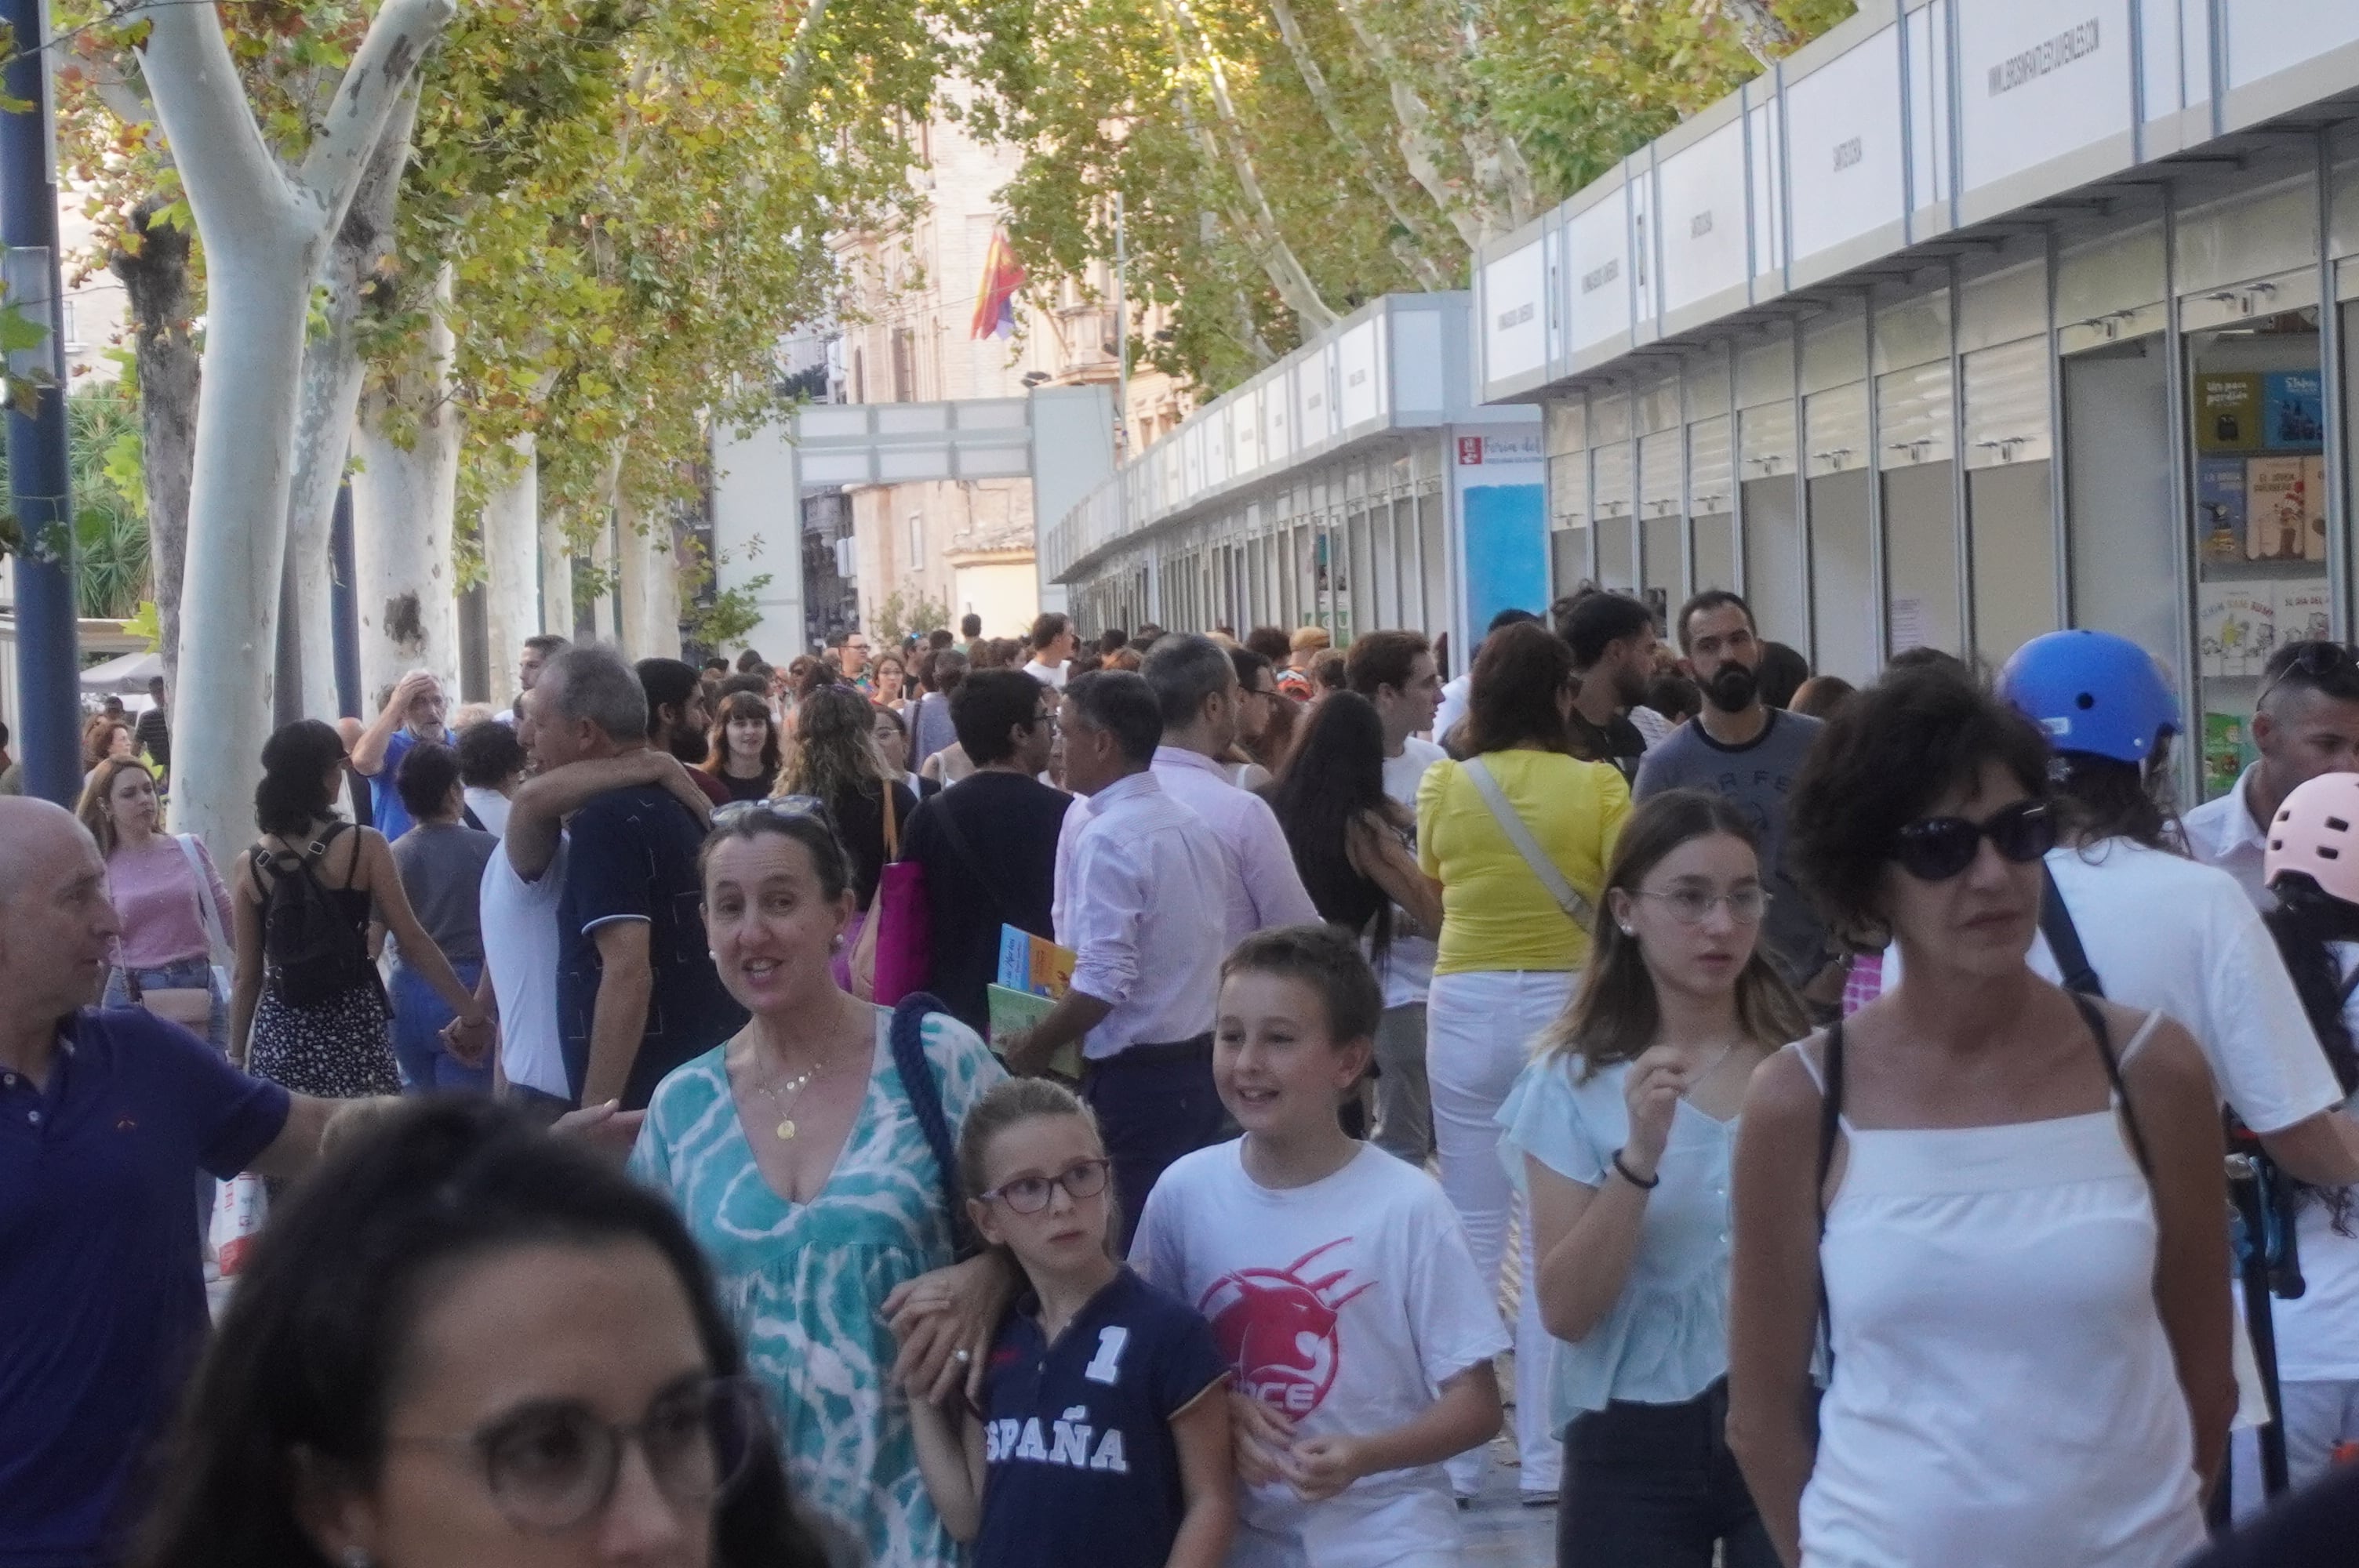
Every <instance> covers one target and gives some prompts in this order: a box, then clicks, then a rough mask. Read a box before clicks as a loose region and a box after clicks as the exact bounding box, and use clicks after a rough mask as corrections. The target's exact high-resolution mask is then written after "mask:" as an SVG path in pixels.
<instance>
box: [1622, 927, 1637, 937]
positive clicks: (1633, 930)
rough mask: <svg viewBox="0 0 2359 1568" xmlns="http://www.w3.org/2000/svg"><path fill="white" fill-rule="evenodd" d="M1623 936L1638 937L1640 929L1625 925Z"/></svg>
mask: <svg viewBox="0 0 2359 1568" xmlns="http://www.w3.org/2000/svg"><path fill="white" fill-rule="evenodd" d="M1622 935H1625V936H1636V935H1638V928H1637V927H1636V926H1635V925H1625V926H1623V927H1622Z"/></svg>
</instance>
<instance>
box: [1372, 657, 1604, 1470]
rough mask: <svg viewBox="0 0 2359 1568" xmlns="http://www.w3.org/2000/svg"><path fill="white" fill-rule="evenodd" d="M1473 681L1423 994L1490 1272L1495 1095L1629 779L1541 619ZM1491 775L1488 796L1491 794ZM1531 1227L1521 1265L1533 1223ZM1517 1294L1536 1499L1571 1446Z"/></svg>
mask: <svg viewBox="0 0 2359 1568" xmlns="http://www.w3.org/2000/svg"><path fill="white" fill-rule="evenodd" d="M1473 684H1474V690H1473V706H1472V708H1470V710H1469V711H1468V714H1467V718H1466V728H1465V738H1466V747H1467V750H1468V751H1469V752H1471V753H1473V755H1472V759H1471V760H1470V761H1468V762H1436V763H1434V764H1433V766H1431V767H1430V768H1428V769H1427V770H1426V773H1425V780H1424V783H1423V784H1421V785H1420V786H1419V790H1418V794H1417V843H1418V860H1419V863H1420V864H1421V865H1422V866H1423V867H1424V869H1425V874H1426V875H1428V876H1430V877H1432V878H1435V879H1436V880H1438V881H1440V883H1441V944H1440V948H1441V950H1440V957H1439V958H1438V959H1437V960H1436V961H1435V963H1434V966H1433V989H1432V990H1431V991H1430V993H1429V995H1428V997H1427V1001H1426V1076H1427V1079H1428V1081H1429V1082H1430V1084H1431V1086H1432V1089H1433V1137H1434V1146H1435V1149H1436V1151H1437V1152H1438V1153H1439V1154H1440V1163H1441V1186H1442V1190H1443V1191H1444V1192H1446V1193H1448V1194H1449V1195H1450V1201H1451V1204H1452V1205H1453V1206H1455V1207H1456V1208H1457V1210H1458V1215H1459V1218H1460V1219H1461V1220H1462V1221H1463V1222H1464V1223H1465V1226H1466V1240H1467V1243H1468V1245H1469V1246H1471V1247H1472V1248H1473V1252H1474V1263H1475V1266H1476V1267H1477V1268H1479V1269H1481V1270H1482V1271H1484V1274H1485V1277H1487V1278H1488V1279H1489V1280H1490V1281H1492V1284H1493V1287H1494V1288H1496V1286H1497V1283H1498V1279H1499V1266H1500V1260H1501V1259H1502V1257H1503V1256H1504V1255H1505V1253H1506V1241H1507V1222H1508V1219H1509V1217H1511V1215H1512V1214H1513V1213H1514V1211H1515V1209H1516V1207H1517V1204H1518V1202H1519V1200H1518V1199H1517V1196H1516V1193H1515V1188H1514V1187H1513V1186H1512V1185H1511V1184H1509V1182H1508V1180H1507V1172H1506V1166H1504V1165H1503V1164H1501V1163H1500V1161H1499V1152H1498V1145H1499V1126H1498V1121H1497V1117H1498V1114H1499V1108H1500V1107H1501V1106H1502V1105H1504V1104H1505V1103H1506V1098H1507V1091H1508V1090H1509V1089H1511V1088H1513V1087H1515V1083H1516V1078H1517V1075H1518V1074H1520V1073H1521V1072H1522V1071H1523V1069H1524V1065H1525V1063H1526V1062H1527V1060H1528V1059H1529V1046H1530V1044H1531V1042H1532V1041H1533V1040H1534V1039H1535V1038H1536V1037H1538V1035H1539V1034H1540V1033H1541V1032H1542V1031H1544V1030H1545V1029H1547V1028H1548V1026H1549V1022H1550V1021H1551V1020H1552V1019H1554V1018H1555V1017H1556V1015H1557V1014H1558V1013H1560V1012H1561V1011H1563V1010H1564V1005H1565V1002H1566V1001H1567V1000H1569V999H1570V998H1571V995H1572V987H1573V981H1574V980H1575V979H1577V978H1578V977H1579V975H1580V972H1581V968H1582V965H1583V964H1585V963H1586V962H1588V959H1589V933H1588V930H1587V925H1588V923H1589V922H1590V921H1591V920H1592V919H1593V914H1592V910H1593V904H1594V901H1595V900H1596V899H1597V897H1598V896H1599V893H1600V892H1601V890H1602V889H1603V886H1604V883H1605V865H1606V861H1607V860H1609V859H1611V858H1612V856H1613V853H1614V837H1615V836H1616V835H1617V834H1619V833H1620V832H1621V830H1622V822H1623V819H1624V818H1625V817H1626V816H1629V815H1630V786H1629V785H1628V784H1625V783H1623V781H1622V775H1621V774H1620V773H1617V772H1615V771H1614V769H1613V768H1612V767H1610V766H1608V765H1607V764H1605V763H1603V762H1582V761H1581V760H1579V759H1578V758H1576V757H1574V756H1573V755H1571V735H1570V731H1569V730H1568V729H1567V723H1568V719H1569V716H1570V715H1571V711H1572V693H1573V676H1572V651H1571V649H1570V648H1568V647H1566V646H1565V643H1564V642H1563V640H1562V639H1561V638H1560V637H1557V636H1555V635H1553V634H1552V633H1549V630H1548V629H1547V628H1546V627H1544V626H1541V625H1539V624H1538V622H1523V623H1521V624H1518V625H1514V626H1505V627H1502V628H1500V629H1499V630H1498V631H1496V632H1494V633H1491V635H1490V636H1489V637H1487V638H1485V639H1484V643H1483V649H1482V652H1481V653H1480V654H1478V655H1477V656H1476V658H1475V660H1474V683H1473ZM1486 783H1487V784H1488V785H1490V786H1491V787H1492V788H1495V791H1496V798H1495V799H1493V798H1486V794H1487V792H1486V788H1485V784H1486ZM1518 838H1522V839H1523V840H1524V842H1523V843H1522V844H1518V842H1517V839H1518ZM1567 904H1571V905H1572V906H1573V912H1572V913H1571V914H1568V913H1567V910H1566V905H1567ZM1576 915H1577V916H1578V918H1576ZM1523 1234H1524V1275H1523V1277H1524V1278H1525V1279H1527V1280H1528V1279H1530V1278H1532V1272H1533V1271H1532V1260H1531V1231H1530V1227H1528V1226H1526V1227H1524V1231H1523ZM1523 1297H1524V1305H1523V1312H1522V1314H1521V1315H1520V1319H1519V1321H1518V1322H1517V1325H1516V1383H1517V1390H1516V1440H1517V1446H1518V1447H1519V1448H1520V1449H1521V1450H1522V1452H1523V1464H1522V1472H1521V1475H1520V1476H1519V1477H1518V1480H1519V1484H1520V1486H1521V1487H1522V1489H1523V1493H1524V1500H1525V1501H1526V1502H1527V1503H1530V1504H1533V1505H1535V1506H1538V1505H1540V1504H1543V1503H1546V1502H1549V1501H1551V1500H1553V1498H1554V1497H1555V1493H1556V1489H1557V1475H1558V1471H1559V1467H1560V1458H1561V1454H1560V1450H1559V1448H1558V1446H1557V1444H1556V1436H1555V1433H1551V1432H1550V1431H1549V1419H1548V1418H1549V1390H1548V1369H1549V1365H1550V1357H1551V1351H1550V1349H1549V1336H1548V1331H1547V1329H1545V1328H1544V1327H1542V1326H1541V1324H1540V1318H1539V1304H1538V1299H1537V1295H1536V1292H1531V1291H1526V1292H1523ZM1486 1462H1487V1461H1486V1458H1485V1450H1484V1449H1481V1448H1477V1449H1474V1450H1473V1452H1472V1453H1470V1454H1461V1455H1460V1456H1459V1457H1458V1458H1456V1459H1453V1460H1451V1463H1450V1479H1451V1487H1452V1489H1453V1490H1455V1491H1456V1492H1457V1493H1458V1494H1459V1496H1461V1497H1469V1496H1472V1495H1473V1494H1474V1493H1475V1492H1477V1491H1479V1490H1481V1488H1482V1480H1483V1467H1484V1464H1485V1463H1486Z"/></svg>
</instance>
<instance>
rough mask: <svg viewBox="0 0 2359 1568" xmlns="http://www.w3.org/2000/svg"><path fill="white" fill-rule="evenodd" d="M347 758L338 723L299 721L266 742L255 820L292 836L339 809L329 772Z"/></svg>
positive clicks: (256, 792)
mask: <svg viewBox="0 0 2359 1568" xmlns="http://www.w3.org/2000/svg"><path fill="white" fill-rule="evenodd" d="M343 760H344V738H343V737H342V736H341V735H339V734H337V733H336V730H335V726H333V725H332V724H328V723H326V722H324V721H322V720H321V719H297V720H296V721H295V722H294V723H292V724H288V725H286V726H284V727H282V728H281V729H279V730H277V732H275V733H274V734H273V735H272V736H271V737H270V739H269V740H267V741H264V742H263V743H262V782H261V783H260V784H256V785H255V786H254V822H255V827H259V828H261V829H262V830H263V831H264V832H265V833H276V834H277V835H278V836H279V837H281V838H293V837H295V836H297V835H299V834H304V833H309V832H310V830H311V824H312V823H314V822H317V821H319V820H320V819H321V817H324V816H329V815H331V814H332V812H334V810H335V808H336V797H335V792H334V790H333V789H332V787H331V786H330V784H328V770H329V769H330V768H332V767H336V766H339V765H340V764H342V762H343Z"/></svg>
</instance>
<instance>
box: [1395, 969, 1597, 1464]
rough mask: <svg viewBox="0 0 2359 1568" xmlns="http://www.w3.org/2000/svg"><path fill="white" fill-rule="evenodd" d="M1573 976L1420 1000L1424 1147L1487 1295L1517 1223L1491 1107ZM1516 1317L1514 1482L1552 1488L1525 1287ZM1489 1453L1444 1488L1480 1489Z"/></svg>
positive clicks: (1447, 989)
mask: <svg viewBox="0 0 2359 1568" xmlns="http://www.w3.org/2000/svg"><path fill="white" fill-rule="evenodd" d="M1579 978H1580V977H1579V976H1578V975H1576V974H1573V973H1571V972H1569V971H1561V970H1545V969H1533V970H1520V971H1505V970H1503V971H1484V972H1481V973H1473V974H1452V975H1436V976H1435V977H1434V978H1433V989H1432V991H1431V993H1430V996H1429V998H1428V1000H1427V1002H1426V1022H1425V1038H1426V1045H1425V1059H1426V1079H1427V1082H1428V1083H1429V1084H1430V1086H1431V1087H1432V1091H1433V1142H1434V1149H1435V1152H1436V1153H1437V1156H1438V1158H1439V1160H1440V1165H1441V1189H1442V1191H1443V1192H1445V1193H1447V1194H1448V1195H1449V1196H1450V1202H1451V1206H1452V1207H1454V1208H1455V1209H1457V1211H1458V1217H1459V1220H1460V1221H1461V1223H1462V1224H1463V1225H1464V1226H1465V1227H1466V1244H1467V1247H1468V1249H1470V1250H1471V1251H1473V1254H1474V1267H1475V1268H1476V1269H1478V1270H1480V1271H1482V1274H1483V1277H1484V1280H1485V1281H1487V1282H1488V1283H1489V1284H1490V1286H1491V1290H1492V1292H1493V1294H1494V1295H1496V1293H1497V1292H1498V1289H1499V1275H1500V1271H1501V1267H1502V1264H1503V1263H1504V1261H1505V1260H1506V1250H1507V1232H1508V1230H1509V1228H1510V1225H1511V1222H1516V1221H1520V1220H1521V1219H1522V1218H1523V1216H1522V1212H1521V1211H1522V1207H1523V1202H1522V1199H1520V1198H1519V1197H1517V1194H1516V1189H1515V1185H1514V1184H1513V1183H1511V1182H1510V1181H1508V1179H1507V1170H1506V1166H1505V1165H1503V1164H1501V1163H1500V1162H1499V1134H1500V1127H1499V1120H1498V1118H1499V1108H1500V1107H1501V1106H1502V1105H1505V1104H1506V1100H1507V1091H1508V1090H1509V1089H1511V1088H1513V1087H1515V1084H1516V1078H1517V1076H1518V1075H1519V1074H1521V1073H1522V1072H1523V1070H1524V1065H1525V1064H1526V1063H1527V1062H1529V1061H1530V1060H1531V1043H1532V1040H1533V1038H1534V1037H1535V1036H1537V1035H1538V1033H1540V1031H1542V1030H1543V1029H1545V1028H1547V1027H1548V1025H1549V1023H1550V1022H1552V1021H1553V1020H1554V1019H1555V1018H1556V1016H1557V1014H1559V1013H1560V1012H1561V1011H1564V1004H1565V1001H1566V1000H1567V999H1568V998H1570V997H1571V995H1572V987H1573V982H1574V981H1575V980H1576V979H1579ZM1519 1228H1520V1229H1521V1230H1522V1232H1523V1248H1522V1251H1523V1278H1524V1279H1525V1280H1526V1281H1530V1280H1531V1279H1532V1277H1533V1275H1534V1273H1535V1272H1536V1269H1537V1266H1536V1263H1535V1261H1534V1259H1533V1256H1532V1238H1531V1227H1530V1225H1529V1224H1522V1225H1520V1227H1519ZM1519 1294H1520V1296H1521V1298H1522V1301H1521V1306H1520V1309H1519V1310H1518V1311H1517V1314H1516V1325H1515V1333H1516V1446H1517V1449H1519V1450H1520V1451H1521V1452H1522V1455H1523V1474H1522V1476H1520V1477H1519V1478H1518V1482H1517V1484H1518V1485H1519V1486H1520V1487H1522V1489H1523V1490H1525V1491H1527V1492H1553V1491H1555V1490H1556V1489H1557V1479H1558V1476H1559V1475H1560V1472H1561V1470H1562V1467H1563V1452H1562V1450H1561V1449H1560V1447H1559V1446H1558V1444H1557V1434H1556V1433H1553V1432H1551V1431H1549V1368H1550V1366H1551V1365H1552V1364H1553V1361H1554V1353H1553V1351H1552V1349H1551V1346H1550V1344H1549V1335H1548V1330H1547V1329H1545V1328H1543V1327H1542V1326H1540V1305H1539V1292H1537V1291H1534V1290H1531V1289H1529V1288H1527V1289H1525V1290H1523V1291H1522V1292H1519ZM1488 1463H1489V1456H1488V1455H1487V1454H1486V1453H1485V1452H1484V1450H1483V1449H1479V1448H1478V1449H1473V1450H1470V1451H1469V1452H1468V1453H1465V1454H1460V1455H1459V1456H1458V1457H1457V1458H1456V1459H1453V1460H1451V1462H1450V1484H1451V1487H1452V1488H1453V1489H1454V1490H1455V1491H1457V1492H1458V1493H1459V1494H1460V1495H1461V1496H1471V1495H1473V1494H1474V1493H1476V1492H1479V1491H1481V1490H1482V1483H1483V1476H1484V1470H1485V1468H1486V1466H1487V1465H1488Z"/></svg>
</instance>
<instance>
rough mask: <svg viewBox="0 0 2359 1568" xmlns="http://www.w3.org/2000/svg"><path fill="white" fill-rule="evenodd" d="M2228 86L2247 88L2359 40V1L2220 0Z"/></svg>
mask: <svg viewBox="0 0 2359 1568" xmlns="http://www.w3.org/2000/svg"><path fill="white" fill-rule="evenodd" d="M2220 9H2221V11H2222V12H2223V18H2222V21H2223V26H2222V31H2223V33H2224V34H2225V35H2226V37H2227V41H2228V85H2229V86H2231V87H2243V86H2245V85H2247V84H2248V83H2251V82H2255V81H2260V80H2261V79H2262V78H2264V77H2268V76H2274V75H2276V74H2277V72H2278V71H2280V70H2286V69H2287V68H2288V67H2290V66H2297V65H2300V64H2302V63H2303V62H2304V61H2306V60H2312V59H2317V58H2318V57H2319V56H2321V55H2322V54H2325V53H2326V52H2327V51H2328V50H2330V49H2337V48H2340V47H2341V46H2343V45H2344V44H2348V43H2354V42H2359V5H2352V4H2350V0H2335V3H2334V4H2331V5H2320V4H2319V0H2222V4H2221V6H2220Z"/></svg>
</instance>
